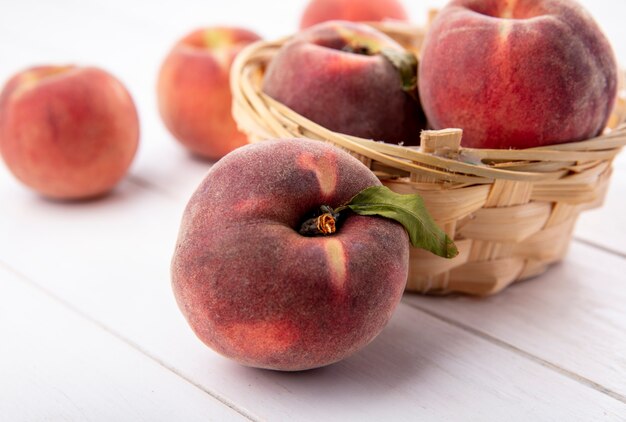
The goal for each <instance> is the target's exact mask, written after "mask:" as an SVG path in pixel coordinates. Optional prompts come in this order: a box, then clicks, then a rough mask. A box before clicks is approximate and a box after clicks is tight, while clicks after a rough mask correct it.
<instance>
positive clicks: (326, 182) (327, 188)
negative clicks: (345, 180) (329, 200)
mask: <svg viewBox="0 0 626 422" xmlns="http://www.w3.org/2000/svg"><path fill="white" fill-rule="evenodd" d="M298 165H299V166H300V167H302V168H303V169H305V170H310V171H312V172H313V173H315V177H316V178H317V181H318V183H319V185H320V191H321V192H322V195H324V196H328V195H331V194H332V193H333V192H335V187H336V186H337V166H336V164H335V156H334V155H332V154H328V153H327V154H324V155H322V156H321V157H319V158H316V157H314V156H313V155H311V154H301V155H300V156H299V157H298Z"/></svg>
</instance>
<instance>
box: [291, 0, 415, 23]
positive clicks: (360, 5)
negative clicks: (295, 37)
mask: <svg viewBox="0 0 626 422" xmlns="http://www.w3.org/2000/svg"><path fill="white" fill-rule="evenodd" d="M385 19H394V20H402V21H405V20H407V19H408V17H407V13H406V10H405V9H404V6H403V5H402V3H401V2H400V1H398V0H311V1H310V2H309V4H308V6H307V7H306V9H305V10H304V13H303V15H302V19H301V21H300V29H304V28H308V27H309V26H313V25H316V24H318V23H321V22H325V21H330V20H344V21H353V22H365V21H367V22H377V21H382V20H385Z"/></svg>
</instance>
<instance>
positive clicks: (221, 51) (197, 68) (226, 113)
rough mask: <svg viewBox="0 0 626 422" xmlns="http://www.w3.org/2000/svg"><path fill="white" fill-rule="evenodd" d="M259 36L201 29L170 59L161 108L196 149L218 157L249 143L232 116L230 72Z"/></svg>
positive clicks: (162, 79)
mask: <svg viewBox="0 0 626 422" xmlns="http://www.w3.org/2000/svg"><path fill="white" fill-rule="evenodd" d="M258 39H259V36H258V35H256V34H254V33H253V32H250V31H248V30H245V29H242V28H229V27H211V28H204V29H198V30H195V31H193V32H191V33H190V34H188V35H187V36H185V37H184V38H183V39H182V40H180V41H179V42H178V43H177V44H176V45H175V46H174V48H173V49H172V50H171V51H170V53H169V54H168V56H167V57H166V58H165V60H164V62H163V65H162V66H161V70H160V72H159V79H158V84H157V97H158V103H159V111H160V113H161V117H162V119H163V122H164V123H165V126H167V128H168V129H169V131H170V132H171V133H172V134H173V135H174V137H175V138H176V139H177V140H178V141H180V142H181V143H182V144H183V145H184V146H185V147H186V148H188V149H189V150H190V151H191V152H193V153H194V154H197V155H199V156H202V157H205V158H208V159H211V160H217V159H219V158H221V157H223V156H224V155H226V154H227V153H229V152H230V151H232V150H234V149H235V148H238V147H240V146H242V145H245V144H246V143H247V139H246V136H245V135H244V134H243V133H241V132H239V130H238V129H237V124H236V123H235V121H234V120H233V118H232V116H231V103H232V98H231V93H230V85H229V72H230V67H231V64H232V62H233V60H234V58H235V56H236V55H237V53H239V51H241V49H242V48H243V47H245V46H246V45H248V44H250V43H252V42H254V41H257V40H258Z"/></svg>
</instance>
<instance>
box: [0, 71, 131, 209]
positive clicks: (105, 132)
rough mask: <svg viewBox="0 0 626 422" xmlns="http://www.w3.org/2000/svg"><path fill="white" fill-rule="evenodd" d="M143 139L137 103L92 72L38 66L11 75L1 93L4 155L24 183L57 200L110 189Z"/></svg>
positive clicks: (115, 84)
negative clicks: (140, 134)
mask: <svg viewBox="0 0 626 422" xmlns="http://www.w3.org/2000/svg"><path fill="white" fill-rule="evenodd" d="M138 141H139V120H138V117H137V110H136V109H135V105H134V103H133V100H132V98H131V96H130V94H129V93H128V91H127V90H126V88H124V86H123V85H122V84H121V83H120V82H119V81H118V80H117V79H116V78H114V77H113V76H112V75H111V74H109V73H107V72H105V71H104V70H101V69H98V68H94V67H78V66H40V67H33V68H30V69H26V70H24V71H21V72H19V73H18V74H16V75H15V76H14V77H12V78H11V79H10V80H9V81H8V82H7V84H6V85H5V87H4V89H3V91H2V94H0V151H1V152H2V158H3V159H4V161H5V162H6V164H7V166H8V168H9V170H11V172H13V174H14V175H15V176H16V177H17V178H18V179H19V180H20V181H21V182H23V183H24V184H25V185H27V186H29V187H30V188H32V189H34V190H35V191H37V192H39V193H40V194H42V195H44V196H47V197H50V198H57V199H79V198H89V197H94V196H98V195H102V194H104V193H106V192H108V191H110V190H111V189H112V188H113V187H114V186H115V185H116V184H117V183H118V182H119V181H120V180H121V179H122V177H124V175H125V174H126V172H127V171H128V167H129V166H130V164H131V162H132V160H133V157H134V156H135V152H136V150H137V145H138Z"/></svg>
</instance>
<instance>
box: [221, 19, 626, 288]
mask: <svg viewBox="0 0 626 422" xmlns="http://www.w3.org/2000/svg"><path fill="white" fill-rule="evenodd" d="M375 26H376V27H377V28H378V29H380V30H382V31H383V32H385V33H387V34H388V35H390V36H391V37H392V38H395V39H396V40H397V41H399V42H400V43H401V44H403V45H404V46H405V47H406V48H408V49H411V50H413V51H415V52H416V53H417V52H419V47H420V45H421V42H422V40H423V36H424V29H423V28H419V27H414V26H407V25H406V24H399V23H385V24H377V25H375ZM288 39H289V38H284V39H281V40H278V41H275V42H265V41H260V42H257V43H254V44H252V45H250V46H248V47H247V48H246V49H244V50H243V51H242V52H241V53H240V54H239V55H238V57H237V59H236V61H235V63H234V64H233V67H232V71H231V88H232V92H233V115H234V117H235V120H236V121H237V123H238V125H239V127H240V129H241V130H242V131H244V132H245V133H247V134H248V136H249V139H250V141H251V142H255V141H261V140H263V139H271V138H290V137H306V138H311V139H317V140H320V141H325V142H329V143H331V144H334V145H335V146H337V147H339V148H341V149H343V150H345V151H348V152H349V153H350V154H351V155H353V156H354V157H356V158H358V159H359V160H360V161H361V162H362V163H364V164H365V165H366V166H368V167H369V168H370V169H371V170H372V171H373V172H374V173H375V174H376V175H377V176H378V177H379V179H380V180H381V181H382V182H383V183H384V184H385V185H386V186H388V187H389V188H391V189H392V190H394V191H396V192H399V193H418V194H419V195H421V196H422V197H423V198H424V201H425V203H426V207H427V208H428V210H429V211H430V213H431V214H432V216H433V217H434V219H435V221H436V222H437V223H438V224H439V225H440V226H441V227H442V228H443V229H444V230H445V231H446V233H447V234H448V235H449V236H450V237H451V238H453V239H454V241H455V243H456V245H457V247H458V249H459V255H458V256H457V257H456V258H454V259H444V258H440V257H438V256H435V255H433V254H431V253H429V252H426V251H424V250H421V249H416V248H412V249H411V253H410V265H409V277H408V282H407V286H406V289H407V290H408V291H411V292H419V293H430V294H446V293H451V292H462V293H467V294H472V295H489V294H493V293H496V292H499V291H500V290H502V289H503V288H505V287H506V286H508V285H509V284H511V283H513V282H515V281H518V280H523V279H527V278H529V277H533V276H536V275H538V274H541V273H543V272H544V271H546V269H547V268H548V266H549V265H550V264H552V263H555V262H557V261H559V260H561V259H562V258H563V257H564V255H565V254H566V252H567V249H568V246H569V244H570V241H571V237H572V232H573V229H574V225H575V223H576V219H577V218H578V215H579V214H580V212H582V211H584V210H587V209H590V208H595V207H599V206H600V205H601V204H602V202H603V200H604V197H605V194H606V191H607V188H608V184H609V180H610V177H611V172H612V161H613V159H614V157H615V156H616V154H617V153H618V152H619V151H620V149H621V147H623V146H624V145H626V125H625V124H624V123H623V122H624V120H626V100H625V98H624V95H623V94H624V92H623V90H621V91H620V93H621V96H620V97H619V98H618V100H617V104H616V107H615V110H614V112H613V115H612V116H611V119H610V122H609V126H608V127H607V129H606V131H605V132H604V134H603V135H602V136H599V137H597V138H594V139H589V140H586V141H581V142H572V143H566V144H559V145H552V146H548V147H540V148H529V149H522V150H488V149H470V148H461V147H460V140H461V136H462V131H461V130H460V129H444V130H440V131H424V132H423V133H422V142H421V146H420V147H415V148H411V147H403V146H398V145H393V144H386V143H382V142H375V141H371V140H367V139H361V138H357V137H353V136H347V135H343V134H339V133H336V132H332V131H330V130H328V129H326V128H324V127H322V126H320V125H318V124H316V123H314V122H312V121H310V120H308V119H306V118H304V117H302V116H300V115H299V114H297V113H295V112H294V111H292V110H291V109H289V108H287V107H286V106H284V105H282V104H281V103H279V102H277V101H275V100H273V99H272V98H270V97H268V96H266V95H264V94H263V93H262V92H261V84H262V79H263V72H264V69H265V67H266V65H267V63H268V62H269V60H271V58H272V57H273V56H274V55H275V54H276V52H277V50H278V49H279V48H280V47H281V46H282V45H283V44H284V43H285V42H286V41H287V40H288ZM622 76H623V75H622ZM621 82H623V78H622V81H621ZM621 86H623V83H622V84H621Z"/></svg>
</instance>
